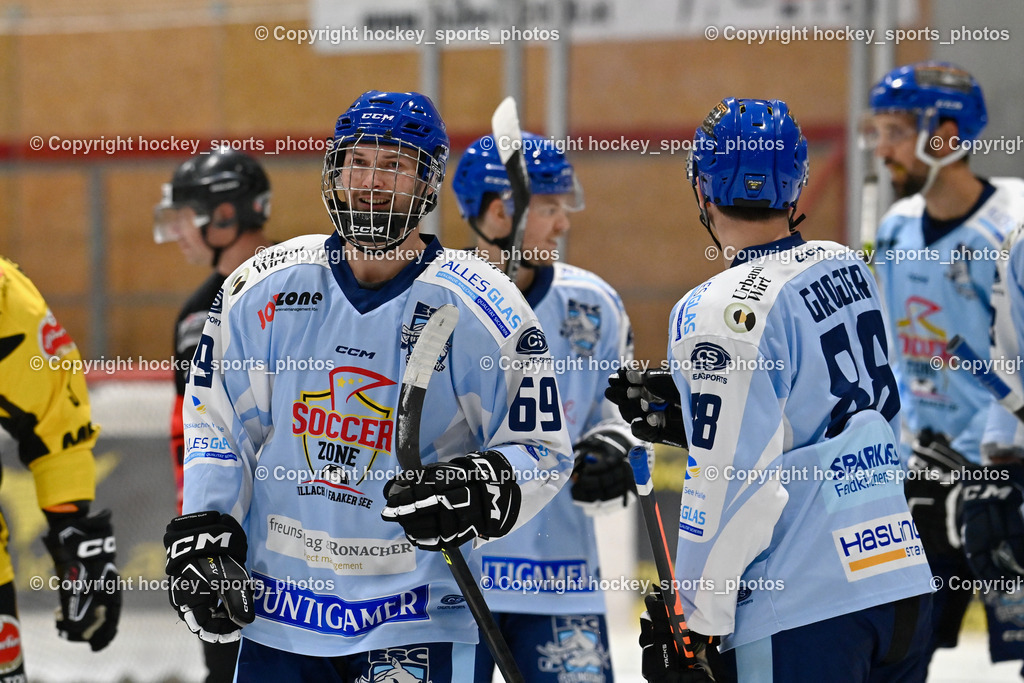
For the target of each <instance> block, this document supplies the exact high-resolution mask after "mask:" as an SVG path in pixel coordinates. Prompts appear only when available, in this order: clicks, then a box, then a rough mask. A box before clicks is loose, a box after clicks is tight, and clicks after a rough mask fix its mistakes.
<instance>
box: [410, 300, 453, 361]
mask: <svg viewBox="0 0 1024 683" xmlns="http://www.w3.org/2000/svg"><path fill="white" fill-rule="evenodd" d="M436 310H437V307H436V306H428V305H427V304H425V303H423V302H422V301H417V302H416V306H415V308H413V311H412V320H411V321H410V322H409V324H408V325H405V324H403V325H402V348H403V349H404V350H405V360H406V362H408V361H409V356H411V355H412V349H413V347H414V346H416V342H417V341H418V340H419V338H420V332H422V331H423V326H424V325H426V324H427V321H428V320H429V319H430V316H432V315H433V314H434V311H436ZM451 345H452V340H451V339H449V340H448V341H446V342H445V344H444V350H443V351H442V352H441V355H440V356H439V357H438V359H437V362H436V363H434V372H441V371H442V370H444V361H445V359H446V358H447V357H448V352H449V351H450V350H451Z"/></svg>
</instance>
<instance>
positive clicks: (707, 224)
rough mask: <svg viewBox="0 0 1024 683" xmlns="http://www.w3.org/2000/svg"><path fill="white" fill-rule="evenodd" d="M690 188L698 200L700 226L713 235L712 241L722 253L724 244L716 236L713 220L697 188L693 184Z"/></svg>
mask: <svg viewBox="0 0 1024 683" xmlns="http://www.w3.org/2000/svg"><path fill="white" fill-rule="evenodd" d="M690 188H691V189H693V198H694V199H696V200H697V209H698V210H699V211H700V224H701V225H703V226H704V229H705V230H707V231H708V234H709V235H711V241H712V242H714V243H715V246H716V247H718V251H722V243H721V242H719V241H718V237H717V236H715V231H714V230H712V229H711V218H709V217H708V212H707V209H705V208H704V202H702V201H701V200H700V195H699V194H697V186H696V185H695V184H691V185H690Z"/></svg>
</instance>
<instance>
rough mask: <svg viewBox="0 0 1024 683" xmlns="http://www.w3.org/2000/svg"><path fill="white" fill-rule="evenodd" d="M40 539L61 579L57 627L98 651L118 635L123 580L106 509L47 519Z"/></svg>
mask: <svg viewBox="0 0 1024 683" xmlns="http://www.w3.org/2000/svg"><path fill="white" fill-rule="evenodd" d="M43 544H44V545H45V546H46V549H47V550H49V551H50V555H51V556H52V557H53V564H54V567H55V568H56V570H57V576H58V577H59V578H60V580H61V581H60V609H59V610H57V631H58V632H59V633H60V637H61V638H65V639H67V640H71V641H79V642H88V643H89V646H90V647H91V648H92V649H93V651H94V652H95V651H97V650H102V649H103V648H105V647H106V646H107V645H108V644H109V643H110V641H112V640H113V639H114V636H115V635H117V622H118V619H119V618H120V616H121V585H120V583H121V581H120V575H119V574H118V573H117V567H115V566H114V555H115V552H116V550H117V547H116V543H115V541H114V529H113V527H112V526H111V525H110V510H104V511H103V512H100V513H98V514H95V515H90V516H88V517H79V518H77V519H74V518H72V519H69V520H61V521H60V522H56V523H53V524H51V526H50V531H49V533H47V534H46V535H45V536H44V537H43Z"/></svg>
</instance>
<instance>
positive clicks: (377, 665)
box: [356, 647, 431, 683]
mask: <svg viewBox="0 0 1024 683" xmlns="http://www.w3.org/2000/svg"><path fill="white" fill-rule="evenodd" d="M369 654H370V661H369V662H368V663H367V671H366V673H365V674H364V675H362V676H360V677H359V678H357V679H356V683H431V680H430V656H429V655H430V651H429V650H428V649H427V648H425V647H414V648H405V647H389V648H387V649H386V650H373V651H372V652H370V653H369Z"/></svg>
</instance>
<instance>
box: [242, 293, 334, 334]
mask: <svg viewBox="0 0 1024 683" xmlns="http://www.w3.org/2000/svg"><path fill="white" fill-rule="evenodd" d="M323 298H324V295H323V294H322V293H320V292H312V293H310V292H278V293H277V294H275V295H274V296H273V298H272V299H271V300H270V301H268V302H267V305H266V306H264V307H263V308H262V309H260V310H258V311H256V315H257V317H259V319H260V329H261V330H265V329H267V323H269V322H271V321H272V320H273V319H274V316H276V315H277V310H278V308H280V309H281V310H282V311H287V310H303V309H312V310H316V309H315V306H316V305H317V304H318V303H320V302H321V301H323Z"/></svg>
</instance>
